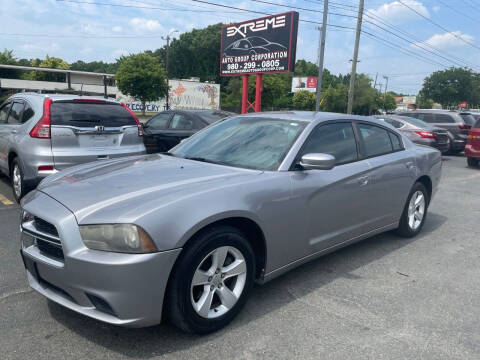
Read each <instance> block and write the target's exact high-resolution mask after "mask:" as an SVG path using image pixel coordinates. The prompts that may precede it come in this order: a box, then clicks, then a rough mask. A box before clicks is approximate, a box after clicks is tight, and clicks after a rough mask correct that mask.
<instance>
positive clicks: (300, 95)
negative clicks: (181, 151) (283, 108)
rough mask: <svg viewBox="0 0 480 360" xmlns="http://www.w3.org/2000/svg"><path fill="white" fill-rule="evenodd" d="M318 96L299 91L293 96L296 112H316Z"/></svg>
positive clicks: (306, 91)
mask: <svg viewBox="0 0 480 360" xmlns="http://www.w3.org/2000/svg"><path fill="white" fill-rule="evenodd" d="M315 102H316V96H315V93H312V92H310V91H308V90H298V91H297V92H296V93H295V94H293V101H292V103H293V108H294V109H295V110H315Z"/></svg>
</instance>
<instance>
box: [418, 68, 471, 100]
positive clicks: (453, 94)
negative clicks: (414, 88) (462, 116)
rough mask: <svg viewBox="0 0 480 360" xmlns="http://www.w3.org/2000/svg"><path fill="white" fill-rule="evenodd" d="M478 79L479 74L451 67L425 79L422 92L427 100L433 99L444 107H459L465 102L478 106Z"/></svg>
mask: <svg viewBox="0 0 480 360" xmlns="http://www.w3.org/2000/svg"><path fill="white" fill-rule="evenodd" d="M477 78H478V74H476V73H474V72H473V71H472V70H470V69H466V68H455V67H451V68H450V69H447V70H442V71H436V72H434V73H433V74H432V75H430V76H429V77H427V78H425V80H424V82H423V88H422V90H421V92H422V94H423V95H424V97H425V99H432V100H433V101H435V102H438V103H440V104H442V105H443V106H444V107H451V106H457V105H458V104H459V103H461V102H463V101H466V102H468V103H469V104H476V103H478V102H479V98H480V89H479V88H478V85H477V86H476V84H477Z"/></svg>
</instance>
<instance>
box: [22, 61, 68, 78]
mask: <svg viewBox="0 0 480 360" xmlns="http://www.w3.org/2000/svg"><path fill="white" fill-rule="evenodd" d="M31 66H35V67H41V68H47V69H62V70H68V69H70V65H68V63H67V62H66V61H64V60H62V59H60V58H56V57H50V56H48V55H47V56H46V57H45V60H40V59H32V60H31ZM22 77H23V78H24V79H26V80H39V81H54V82H65V74H61V73H53V72H45V71H31V72H29V73H26V74H24V75H23V76H22Z"/></svg>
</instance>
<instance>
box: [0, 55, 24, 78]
mask: <svg viewBox="0 0 480 360" xmlns="http://www.w3.org/2000/svg"><path fill="white" fill-rule="evenodd" d="M0 64H4V65H18V64H17V59H16V58H15V57H14V56H13V50H7V49H5V50H3V51H2V52H0ZM18 77H20V71H18V70H10V69H0V78H13V79H15V78H18Z"/></svg>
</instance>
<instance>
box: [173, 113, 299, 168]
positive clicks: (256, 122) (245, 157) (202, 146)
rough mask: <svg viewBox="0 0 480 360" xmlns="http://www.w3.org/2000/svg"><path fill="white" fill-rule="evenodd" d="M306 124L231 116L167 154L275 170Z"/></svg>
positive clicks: (229, 164)
mask: <svg viewBox="0 0 480 360" xmlns="http://www.w3.org/2000/svg"><path fill="white" fill-rule="evenodd" d="M305 125H306V122H302V121H291V120H281V119H270V118H258V117H233V118H230V119H227V120H225V121H223V122H220V123H218V124H216V125H213V126H211V127H209V128H206V129H205V130H204V131H201V132H199V133H197V134H196V135H194V136H192V137H191V138H189V139H188V140H186V141H185V142H183V143H181V144H180V145H178V146H177V147H175V148H174V149H172V150H170V153H171V154H172V155H174V156H179V157H183V158H189V159H193V160H199V161H206V162H213V163H218V164H223V165H228V166H235V167H242V168H248V169H258V170H276V169H278V167H279V166H280V164H281V162H282V161H283V159H284V157H285V156H286V154H287V153H288V151H289V150H290V148H291V146H292V145H293V143H294V142H295V140H296V139H297V137H298V136H299V135H300V134H301V132H302V131H303V129H304V128H305Z"/></svg>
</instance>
